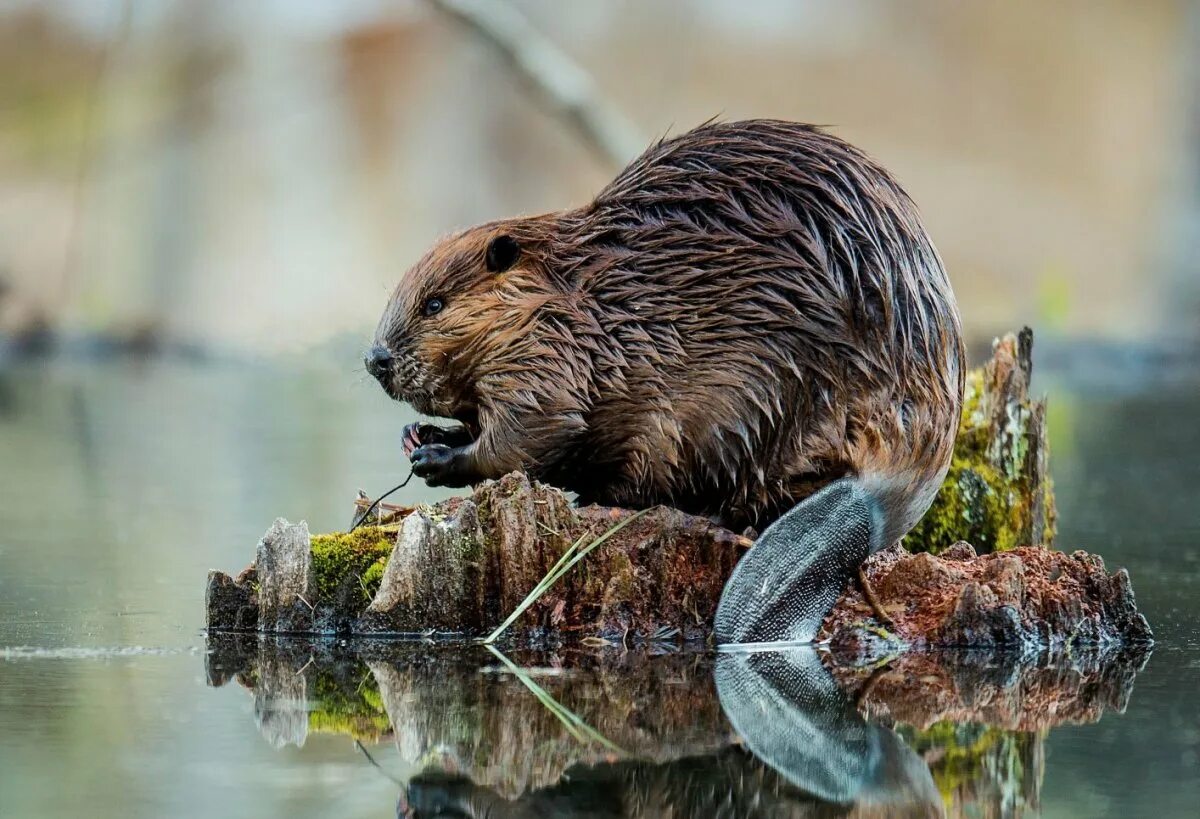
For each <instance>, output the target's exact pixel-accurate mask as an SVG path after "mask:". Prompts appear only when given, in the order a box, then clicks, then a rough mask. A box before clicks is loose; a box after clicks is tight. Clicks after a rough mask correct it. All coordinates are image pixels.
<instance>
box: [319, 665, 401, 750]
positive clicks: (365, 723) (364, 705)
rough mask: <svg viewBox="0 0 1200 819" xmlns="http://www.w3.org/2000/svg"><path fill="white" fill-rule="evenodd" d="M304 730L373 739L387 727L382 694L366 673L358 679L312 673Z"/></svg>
mask: <svg viewBox="0 0 1200 819" xmlns="http://www.w3.org/2000/svg"><path fill="white" fill-rule="evenodd" d="M308 700H309V708H310V710H309V712H308V730H309V731H312V732H313V733H322V734H342V735H345V736H351V737H354V738H355V739H366V740H377V739H379V738H380V737H381V736H383V735H384V734H386V733H388V732H389V731H390V730H391V727H392V726H391V721H390V720H389V719H388V715H387V710H386V709H385V708H384V707H383V697H382V696H381V695H380V693H379V688H378V686H377V683H376V682H375V678H374V676H373V675H371V674H370V673H369V672H365V676H364V677H363V679H362V680H361V681H357V682H356V681H351V680H342V679H337V678H334V677H332V676H329V675H326V674H323V673H321V672H319V671H318V672H316V673H315V674H313V675H312V676H311V677H310V678H309V680H308Z"/></svg>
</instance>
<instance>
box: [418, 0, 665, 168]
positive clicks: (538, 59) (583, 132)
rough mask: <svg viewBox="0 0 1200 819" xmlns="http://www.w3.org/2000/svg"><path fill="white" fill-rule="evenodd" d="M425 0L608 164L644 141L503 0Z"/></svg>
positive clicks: (629, 155)
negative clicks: (491, 53)
mask: <svg viewBox="0 0 1200 819" xmlns="http://www.w3.org/2000/svg"><path fill="white" fill-rule="evenodd" d="M426 2H428V3H429V5H431V6H433V7H434V8H435V9H437V10H438V11H439V12H441V13H442V14H445V15H446V16H447V17H450V18H452V19H453V20H455V21H456V22H458V23H459V24H460V25H462V26H464V27H466V28H468V29H470V30H471V31H472V32H474V33H475V34H476V35H477V36H478V37H480V38H481V39H483V40H485V41H487V42H488V43H489V44H490V45H491V46H492V47H493V48H494V49H496V51H497V52H499V54H500V57H501V59H502V60H503V61H504V64H505V65H506V66H507V67H508V68H509V70H510V71H512V73H513V74H515V75H516V76H517V78H518V79H519V80H520V81H521V82H522V83H523V84H524V85H525V86H526V87H528V88H529V89H530V90H532V91H533V92H534V94H535V95H536V97H537V99H538V102H539V103H540V104H541V105H542V107H544V108H546V109H547V110H548V111H550V112H551V113H552V114H555V115H556V116H558V117H560V118H561V119H563V120H565V121H566V122H567V124H569V125H570V126H571V128H573V129H574V130H575V132H576V133H578V134H579V136H580V137H581V138H582V139H583V141H584V142H585V143H587V146H588V147H589V148H590V149H591V150H592V152H593V153H594V154H596V156H598V157H599V158H600V159H602V160H603V161H604V162H605V163H607V164H608V165H610V166H612V167H614V168H620V167H623V166H624V165H625V164H626V163H627V162H629V160H631V159H633V158H634V157H635V156H637V155H638V153H640V152H641V150H642V148H644V147H645V146H646V142H645V140H644V139H643V138H642V136H641V135H640V134H639V133H638V131H637V129H636V128H635V127H634V126H633V124H632V123H631V122H630V121H629V120H628V119H627V118H626V117H625V116H624V115H623V114H622V113H621V112H620V111H618V110H617V109H616V108H614V107H613V106H612V105H610V104H609V103H608V102H606V101H605V100H604V99H603V98H602V97H601V96H600V94H599V92H598V91H597V90H596V84H595V82H594V81H593V80H592V78H591V76H590V75H588V73H587V72H586V71H584V70H583V68H581V67H580V66H579V64H578V63H576V62H575V61H574V60H572V59H571V58H570V57H568V56H567V55H566V54H565V53H563V51H562V50H561V49H559V48H558V47H557V46H555V45H554V44H553V43H552V42H550V41H549V40H548V39H547V38H546V37H544V36H543V35H542V34H541V33H540V32H539V31H538V30H537V29H535V28H534V27H533V26H532V25H530V24H529V21H528V20H526V19H525V17H523V16H522V15H521V13H520V12H518V11H517V10H516V9H514V8H513V7H512V6H511V5H509V4H508V3H503V2H498V1H497V0H488V1H487V2H478V1H477V0H426Z"/></svg>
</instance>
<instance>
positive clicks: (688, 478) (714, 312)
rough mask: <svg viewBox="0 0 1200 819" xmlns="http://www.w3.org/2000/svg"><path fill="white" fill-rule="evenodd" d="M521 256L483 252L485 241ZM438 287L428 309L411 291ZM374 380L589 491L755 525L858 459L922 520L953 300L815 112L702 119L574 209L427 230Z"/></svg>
mask: <svg viewBox="0 0 1200 819" xmlns="http://www.w3.org/2000/svg"><path fill="white" fill-rule="evenodd" d="M501 235H508V236H511V237H513V238H514V239H515V240H516V241H517V242H518V244H519V246H520V248H521V253H520V257H519V259H518V261H517V262H516V264H515V265H514V266H513V267H512V268H511V269H509V270H507V271H505V272H502V273H498V274H493V273H489V272H488V271H487V270H486V268H485V265H484V255H485V253H486V252H487V248H488V244H489V242H491V241H492V240H493V239H494V238H495V237H497V236H501ZM431 296H437V297H439V298H441V299H443V300H444V302H445V308H444V309H443V310H442V312H441V313H439V314H437V315H435V316H429V317H426V316H423V315H422V313H421V306H422V305H423V304H424V302H425V300H426V299H427V298H429V297H431ZM376 342H377V343H378V344H381V345H384V346H386V347H387V348H388V349H389V350H390V351H391V352H392V354H393V355H394V357H395V370H394V374H393V376H392V378H391V380H390V382H389V383H386V384H385V386H386V387H387V388H388V391H389V393H391V394H392V395H393V396H394V397H397V398H400V399H402V400H407V401H410V402H411V403H412V404H413V405H414V406H415V407H416V408H417V409H418V410H419V411H421V412H424V413H428V414H431V415H438V416H445V417H453V418H457V419H459V420H460V421H462V422H464V424H466V426H467V428H468V430H469V431H470V433H471V436H472V437H473V438H474V439H475V440H474V442H473V443H471V444H470V446H469V447H468V450H467V451H468V454H469V461H470V464H471V469H472V471H473V472H474V473H475V474H474V476H473V477H475V478H476V479H483V478H494V477H499V476H500V475H502V474H504V473H505V472H508V471H510V470H513V469H518V468H524V469H526V470H527V471H529V472H530V474H532V475H533V476H535V477H538V478H540V479H542V480H545V481H547V482H550V483H553V484H555V485H558V486H562V487H564V488H566V489H570V490H574V491H576V492H578V493H579V494H580V497H581V499H582V500H584V501H596V502H601V503H606V504H613V505H621V506H632V507H643V506H647V505H651V504H656V503H667V504H670V505H673V506H675V507H678V508H681V509H683V510H685V511H689V512H693V513H698V514H707V515H711V516H713V517H714V518H716V519H718V520H720V521H721V522H723V523H725V524H726V525H730V526H735V527H741V526H746V525H751V526H756V527H761V526H763V525H765V524H766V523H769V522H770V521H771V520H773V519H774V518H776V517H778V516H779V515H780V514H782V513H783V512H784V511H786V510H787V509H788V508H790V507H791V506H793V505H794V504H795V503H797V502H798V501H799V500H801V499H803V498H804V497H806V496H807V495H808V494H811V493H812V492H813V491H814V490H815V489H817V488H819V487H821V486H823V485H824V484H826V483H828V482H830V481H832V480H834V479H837V478H839V477H842V476H845V475H849V474H854V475H859V476H861V477H862V478H863V480H864V481H867V482H868V483H872V484H873V485H874V487H875V488H876V489H877V490H878V491H879V494H880V496H881V497H883V498H884V499H885V502H886V503H888V504H890V505H891V506H890V508H889V509H888V517H889V519H893V527H892V528H893V529H894V530H895V531H891V532H889V536H899V534H903V531H906V530H907V528H909V527H911V526H912V525H914V524H915V523H916V520H917V519H919V517H920V516H921V515H922V514H923V513H924V511H925V508H926V507H927V506H928V504H929V502H930V501H931V500H932V497H933V493H934V492H935V491H936V487H937V484H939V483H940V481H941V478H942V476H943V475H944V474H945V470H946V468H947V466H948V464H949V460H950V456H951V451H952V445H953V439H954V434H955V431H956V429H957V421H958V415H959V409H960V404H961V396H962V388H963V375H964V367H963V348H962V341H961V331H960V328H959V319H958V313H957V309H956V306H955V301H954V296H953V293H952V291H951V288H950V283H949V281H948V279H947V276H946V273H945V270H944V269H943V267H942V263H941V260H940V259H939V257H938V255H937V252H936V251H935V249H934V247H933V245H932V243H931V242H930V240H929V237H928V236H927V234H926V232H925V230H924V228H923V227H922V225H921V222H920V219H919V217H918V214H917V210H916V207H915V206H914V205H913V203H912V201H911V200H910V199H909V197H908V196H907V195H906V194H905V193H904V191H903V190H902V189H901V188H900V186H899V185H898V184H897V183H896V182H895V181H894V180H893V179H892V178H891V176H890V175H889V174H888V173H887V172H886V171H885V170H883V169H882V168H881V167H879V166H878V165H877V164H875V163H874V162H873V161H872V160H871V159H870V158H868V157H867V156H866V155H865V154H863V153H862V152H860V151H859V150H857V149H855V148H853V147H852V146H850V145H848V144H846V143H845V142H843V141H841V140H839V139H837V138H835V137H833V136H830V135H829V134H826V133H825V132H823V131H822V130H820V129H818V128H815V127H812V126H807V125H800V124H796V123H789V122H780V121H771V120H753V121H746V122H734V123H710V124H706V125H703V126H701V127H699V128H696V129H695V130H692V131H690V132H688V133H686V134H683V135H682V136H679V137H676V138H673V139H668V140H664V141H662V142H659V143H657V144H655V145H653V146H651V147H650V148H649V149H648V150H647V151H646V152H645V153H644V154H643V155H642V156H641V157H640V158H638V159H637V160H635V161H634V162H633V163H632V164H630V165H629V167H627V168H626V169H625V170H624V171H623V172H621V174H619V175H618V176H617V178H616V179H614V180H613V182H612V183H611V184H609V185H608V186H607V187H606V188H605V189H604V190H603V191H601V192H600V194H599V195H598V196H597V197H596V198H595V200H594V201H592V202H591V203H590V204H588V205H586V206H584V207H582V208H578V209H575V210H567V211H561V212H556V213H549V214H543V215H540V216H532V217H523V218H517V219H508V220H502V221H497V222H492V223H489V224H485V225H481V226H479V227H475V228H471V229H469V230H466V231H463V232H462V233H459V234H457V235H455V236H451V237H450V238H448V239H445V240H443V241H441V242H440V243H438V244H437V245H436V246H435V247H434V248H433V249H432V250H431V251H429V253H428V254H427V255H426V256H425V257H424V258H423V259H421V260H420V261H419V262H418V263H417V264H416V265H415V266H413V267H412V269H410V270H409V271H408V273H407V274H406V275H405V276H404V278H403V279H402V280H401V282H400V284H399V285H398V287H397V288H396V291H395V294H394V295H393V297H392V300H391V302H390V304H389V306H388V308H387V311H386V312H385V314H384V316H383V318H382V320H381V321H380V325H379V330H378V334H377V338H376Z"/></svg>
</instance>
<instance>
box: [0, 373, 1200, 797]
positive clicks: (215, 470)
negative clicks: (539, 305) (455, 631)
mask: <svg viewBox="0 0 1200 819" xmlns="http://www.w3.org/2000/svg"><path fill="white" fill-rule="evenodd" d="M1062 360H1063V361H1065V362H1067V363H1062V364H1059V365H1057V366H1053V365H1052V366H1051V367H1048V368H1046V367H1044V368H1043V369H1044V370H1048V371H1044V372H1043V373H1042V375H1041V387H1042V388H1043V389H1045V390H1047V391H1048V392H1049V393H1050V396H1051V440H1052V448H1053V452H1052V461H1051V462H1052V468H1053V472H1054V474H1055V478H1056V484H1057V490H1058V504H1059V511H1060V539H1059V545H1060V546H1062V547H1064V548H1072V549H1073V548H1077V547H1079V548H1087V549H1089V550H1092V551H1095V552H1098V553H1100V554H1102V555H1103V556H1104V557H1105V558H1106V560H1107V561H1108V564H1109V567H1110V568H1113V567H1115V566H1126V567H1128V569H1129V571H1130V573H1131V575H1132V578H1133V585H1134V589H1135V591H1136V592H1137V596H1138V601H1139V604H1140V606H1141V608H1142V610H1143V612H1144V613H1145V615H1146V616H1147V618H1148V619H1149V620H1150V623H1151V625H1152V627H1153V628H1154V630H1155V634H1156V637H1157V639H1158V643H1157V645H1156V646H1155V648H1154V651H1153V654H1152V656H1150V657H1149V659H1148V660H1147V659H1146V658H1140V657H1139V658H1132V659H1128V660H1127V661H1126V662H1125V663H1124V664H1119V665H1115V666H1107V667H1106V666H1104V664H1103V663H1101V662H1100V661H1098V660H1096V659H1095V658H1087V657H1076V658H1071V660H1070V661H1061V660H1060V661H1057V662H1055V663H1054V664H1051V665H1050V666H1049V667H1041V668H1037V667H1034V668H1028V667H1026V668H1022V667H1021V666H1020V664H1019V663H1018V662H1017V661H1016V660H1015V659H1013V658H1002V657H1001V658H997V657H983V658H971V657H958V658H952V659H949V660H946V661H945V662H944V663H943V664H941V665H937V666H934V667H924V668H916V669H914V668H911V667H905V666H897V667H895V668H892V669H889V668H884V669H882V670H878V669H868V670H866V671H865V672H863V674H860V677H863V678H862V679H857V681H851V682H852V685H849V686H847V685H845V683H846V680H841V682H842V683H843V684H844V685H843V686H839V685H837V684H836V683H835V682H834V680H833V678H832V677H830V676H829V674H828V673H827V672H826V671H825V670H824V668H823V667H822V664H821V661H820V658H819V656H818V655H817V654H816V653H815V652H812V651H811V650H805V651H796V652H790V653H788V654H781V655H750V656H741V657H738V656H734V657H729V656H725V655H722V656H720V657H716V658H714V657H713V656H711V655H707V654H702V653H700V654H697V653H679V652H674V651H671V650H668V649H667V648H666V647H663V648H662V649H660V650H658V651H641V652H637V653H630V654H622V653H620V652H615V651H612V650H608V651H601V650H595V649H592V650H583V649H580V650H576V651H566V652H558V653H555V654H544V653H542V654H539V653H532V652H512V653H511V656H507V657H505V656H497V655H494V654H490V653H488V652H487V651H485V650H483V649H478V648H467V649H462V648H451V647H445V646H421V645H396V644H387V643H363V644H356V645H345V644H338V643H332V644H330V643H325V644H320V643H318V644H311V643H300V642H278V643H277V642H273V641H266V642H260V641H258V640H253V639H241V640H224V641H214V642H211V643H208V642H206V641H205V638H204V636H203V635H202V634H201V632H200V626H201V624H202V618H203V587H204V579H205V574H206V572H207V571H208V570H209V569H211V568H220V569H224V570H237V569H239V568H241V567H242V566H244V565H245V564H246V563H247V562H248V561H249V559H250V558H251V557H252V554H253V548H254V544H255V542H256V540H257V539H258V537H259V536H260V535H261V534H262V532H263V531H264V530H265V529H266V528H267V526H268V525H269V524H270V522H271V521H272V520H273V519H274V518H275V517H276V516H285V517H288V518H290V519H292V520H297V519H301V518H306V519H307V520H308V522H309V524H310V527H311V528H312V529H313V530H314V531H322V530H331V529H338V528H343V527H344V526H345V524H346V522H347V520H348V518H349V515H350V509H351V501H352V500H353V497H354V493H355V491H356V490H357V489H358V488H359V487H362V488H364V489H366V490H367V491H368V492H370V493H377V492H379V491H381V490H383V489H385V488H388V487H390V486H391V485H392V484H394V483H396V482H397V481H398V479H399V478H400V477H403V474H402V470H401V468H400V447H399V430H400V428H401V426H402V425H403V424H404V423H405V422H407V421H408V420H411V418H409V417H407V416H406V415H405V413H404V411H402V410H399V409H398V408H397V407H396V406H395V405H393V404H390V403H389V402H387V401H386V399H385V398H384V397H383V396H382V395H381V394H380V393H379V391H378V389H377V388H374V387H372V386H371V385H370V384H369V383H367V382H366V381H365V380H364V379H362V377H361V374H360V373H357V372H354V371H353V370H352V369H351V368H349V367H347V368H345V369H338V368H336V367H331V366H322V365H312V364H309V363H303V364H301V363H288V364H276V365H271V366H266V365H262V366H252V365H241V364H239V365H233V364H198V363H188V362H166V361H151V362H141V363H138V362H128V361H124V362H122V361H107V362H100V361H92V362H87V361H74V362H50V363H45V362H42V363H29V364H15V365H10V366H9V367H8V369H6V370H0V817H4V819H8V817H27V816H28V817H42V816H53V817H57V816H89V817H109V816H113V817H118V816H120V817H125V816H130V817H142V816H145V817H159V816H192V815H206V816H212V817H231V818H232V817H251V816H253V817H261V816H281V815H287V816H289V817H294V819H300V818H301V817H310V816H311V817H326V816H338V817H360V816H361V817H368V816H374V817H382V816H395V815H397V814H400V815H411V816H484V815H486V816H489V817H494V818H498V817H510V816H511V817H532V816H539V817H549V816H560V817H584V816H587V817H608V816H672V817H684V816H801V815H803V816H809V815H831V816H833V815H870V816H886V815H914V816H924V815H937V814H938V812H939V811H941V810H943V809H944V810H946V812H947V813H949V814H950V815H966V816H1018V815H1041V816H1047V817H1068V816H1071V817H1100V816H1113V817H1127V816H1153V817H1174V816H1181V817H1183V816H1196V815H1198V813H1200V807H1198V806H1200V707H1198V706H1197V703H1196V696H1197V689H1198V687H1200V628H1197V626H1196V618H1197V616H1200V598H1198V596H1197V595H1198V592H1200V503H1198V501H1200V491H1198V487H1200V422H1197V416H1198V415H1200V374H1198V373H1196V372H1193V371H1191V370H1190V369H1186V368H1183V369H1179V368H1177V369H1172V370H1168V371H1159V372H1156V373H1155V376H1154V377H1153V378H1148V377H1146V376H1145V374H1144V373H1143V372H1141V369H1140V368H1138V367H1132V368H1128V370H1127V371H1126V372H1124V373H1122V374H1120V375H1119V376H1117V375H1111V376H1110V375H1108V374H1106V371H1105V370H1104V368H1100V371H1099V375H1097V374H1096V372H1091V371H1089V372H1088V373H1087V374H1086V376H1085V375H1081V372H1082V371H1081V369H1080V368H1078V367H1075V366H1072V365H1071V364H1070V361H1071V357H1070V356H1069V355H1068V356H1066V357H1065V358H1063V359H1062ZM404 471H405V472H406V470H404ZM406 491H408V490H406ZM438 497H440V494H439V493H437V492H434V491H431V490H427V489H424V488H413V489H412V491H411V492H409V494H408V495H407V496H406V499H409V500H415V501H422V500H434V499H436V498H438ZM1143 663H1144V667H1142V668H1141V670H1140V672H1138V671H1137V669H1138V668H1139V667H1140V666H1142V664H1143ZM1035 665H1036V660H1035ZM1043 665H1045V663H1043ZM864 675H865V676H864ZM906 679H908V680H912V679H919V680H929V681H930V685H933V684H934V683H935V682H936V681H938V680H940V682H938V683H937V684H939V685H943V686H944V687H945V688H946V690H947V691H948V692H949V695H948V699H946V700H944V701H938V702H934V703H927V702H926V703H923V702H919V701H917V700H916V699H913V698H906V697H905V696H904V695H903V693H897V692H898V691H901V692H902V691H903V686H902V685H895V684H891V685H889V681H890V682H891V683H897V682H901V681H903V680H906ZM855 685H857V686H858V687H857V689H855V688H854V686H855ZM864 686H868V687H867V689H866V693H864ZM847 690H848V691H850V692H851V693H850V694H849V695H848V694H847V693H845V691H847ZM856 697H857V698H858V699H857V701H856V699H855V698H856ZM1047 697H1049V698H1050V699H1051V700H1054V701H1057V702H1059V703H1060V704H1059V706H1058V710H1059V712H1060V713H1058V714H1057V716H1055V715H1054V714H1053V713H1050V711H1048V708H1047V705H1046V702H1047V700H1046V698H1047ZM863 712H865V713H866V714H867V717H868V718H867V719H864V718H863V716H862V714H863ZM1048 714H1049V716H1047V715H1048ZM1058 719H1066V723H1064V724H1058V725H1053V726H1052V725H1051V723H1053V722H1055V721H1057V720H1058Z"/></svg>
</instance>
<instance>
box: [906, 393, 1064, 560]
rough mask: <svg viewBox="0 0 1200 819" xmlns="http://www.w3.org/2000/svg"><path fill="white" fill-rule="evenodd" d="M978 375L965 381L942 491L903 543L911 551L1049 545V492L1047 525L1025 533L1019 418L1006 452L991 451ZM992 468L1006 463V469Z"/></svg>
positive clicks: (1026, 499) (1049, 496) (1023, 442)
mask: <svg viewBox="0 0 1200 819" xmlns="http://www.w3.org/2000/svg"><path fill="white" fill-rule="evenodd" d="M982 395H983V372H982V370H972V371H971V372H970V373H969V374H968V376H967V389H966V394H965V396H964V400H963V409H962V417H961V419H960V423H959V430H958V438H957V439H956V440H955V443H954V459H953V460H952V461H951V464H950V470H949V472H947V473H946V479H945V481H943V482H942V488H941V491H940V492H939V493H938V496H937V498H936V499H935V500H934V502H933V505H932V506H931V507H930V508H929V511H928V512H927V513H926V514H925V517H924V518H923V519H922V520H921V522H920V523H918V524H917V526H916V527H915V528H914V529H913V530H912V532H911V533H909V535H908V536H907V537H906V538H905V540H904V545H905V546H906V547H907V548H908V549H909V550H910V551H927V552H932V553H933V554H937V553H939V552H941V551H943V550H944V549H946V548H947V547H949V546H951V545H953V544H954V543H957V542H958V541H960V540H965V541H967V542H968V543H970V544H971V545H972V546H974V547H975V548H976V550H977V551H979V552H992V551H1005V550H1008V549H1014V548H1016V547H1017V546H1022V545H1026V544H1027V543H1028V542H1030V541H1036V540H1039V539H1040V540H1041V542H1043V543H1050V542H1051V541H1052V540H1053V538H1054V524H1053V520H1054V517H1053V512H1052V510H1053V504H1054V497H1053V490H1052V489H1051V488H1049V484H1047V488H1046V489H1045V493H1046V497H1045V499H1044V501H1045V505H1046V509H1047V511H1048V513H1049V514H1048V515H1047V524H1046V526H1045V529H1044V530H1043V531H1041V532H1037V533H1030V530H1031V528H1032V514H1033V510H1032V509H1031V508H1030V501H1031V498H1030V495H1031V493H1032V491H1033V490H1032V489H1031V488H1030V486H1029V483H1028V481H1027V479H1026V477H1025V476H1024V475H1023V474H1021V471H1020V468H1019V466H1017V465H1019V464H1023V463H1024V462H1025V455H1026V452H1025V448H1026V447H1028V440H1027V438H1026V436H1025V435H1024V434H1022V432H1023V430H1022V429H1021V425H1022V424H1023V423H1024V421H1023V419H1020V418H1018V419H1013V420H1012V421H1011V422H1010V424H1011V425H1012V426H1013V427H1014V428H1015V429H1014V430H1013V431H1015V433H1016V434H1014V435H1012V439H1011V440H1012V443H1011V449H1012V451H1008V452H994V451H993V449H994V448H995V447H996V446H997V444H996V442H994V441H993V440H992V437H991V432H990V429H989V424H988V419H987V418H986V417H984V413H983V409H982ZM997 464H1009V465H1010V466H1009V467H1008V468H1007V469H1005V468H1003V467H1001V466H998V465H997Z"/></svg>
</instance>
